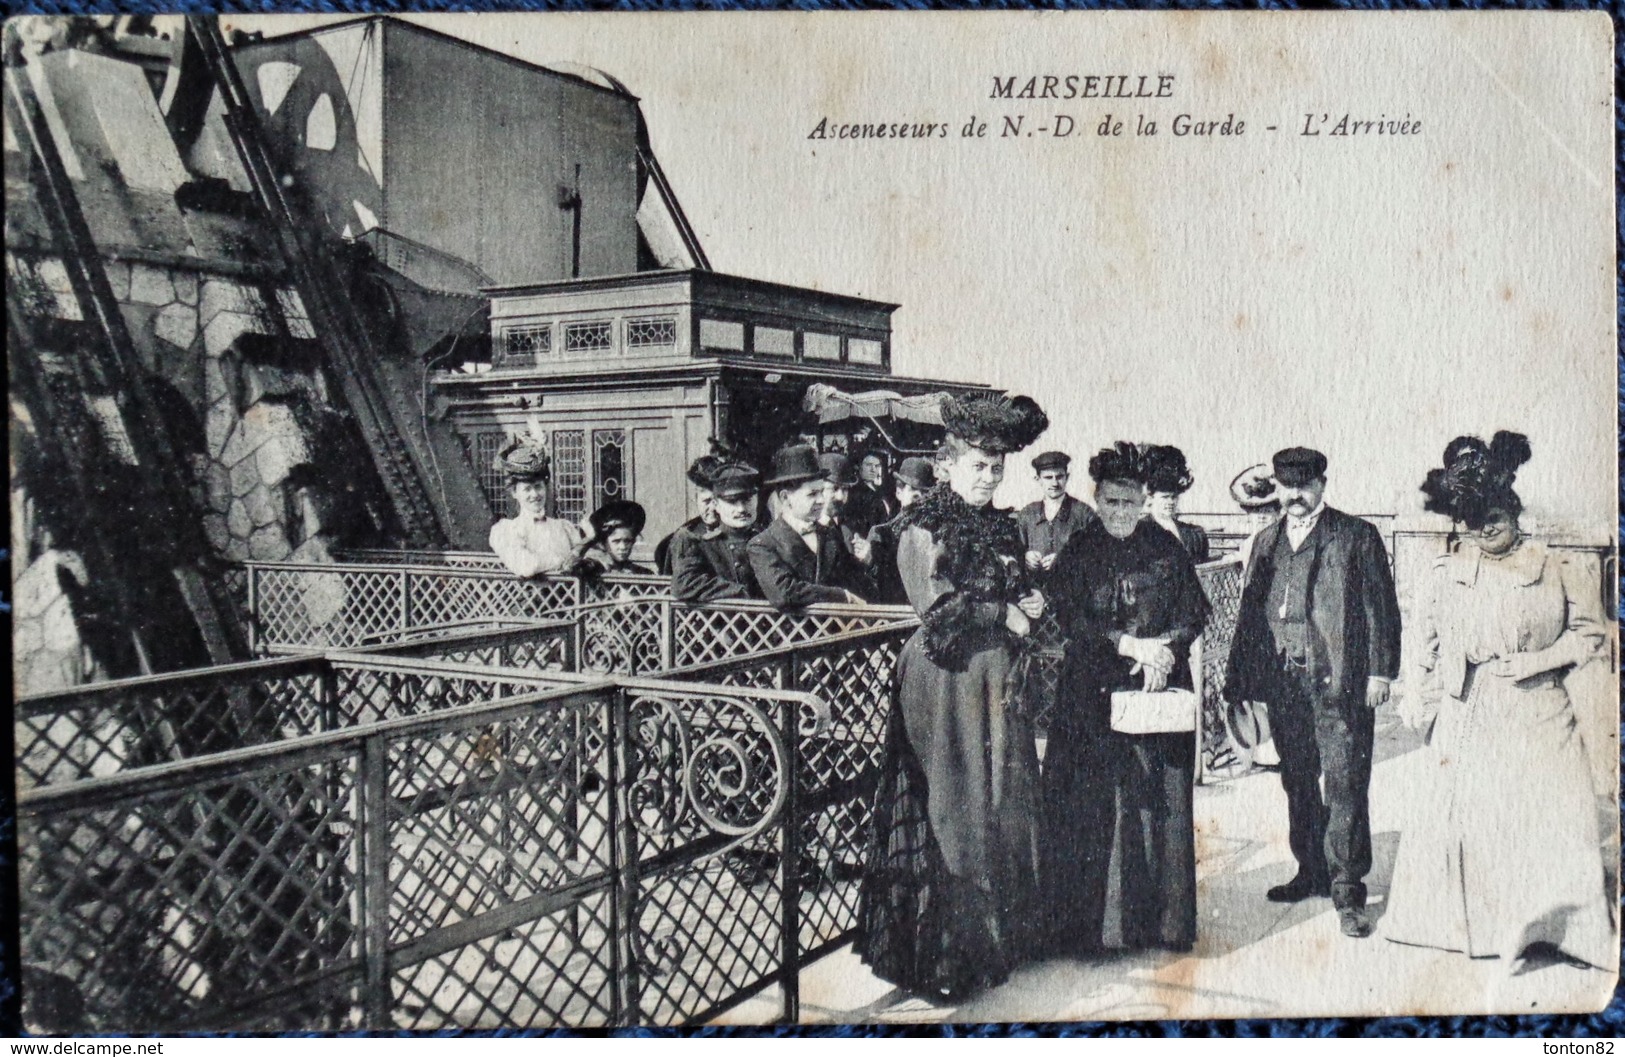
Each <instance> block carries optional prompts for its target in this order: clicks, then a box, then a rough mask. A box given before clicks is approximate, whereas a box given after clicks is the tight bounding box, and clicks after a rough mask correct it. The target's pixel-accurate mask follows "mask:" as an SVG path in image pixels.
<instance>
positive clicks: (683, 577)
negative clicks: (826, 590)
mask: <svg viewBox="0 0 1625 1057" xmlns="http://www.w3.org/2000/svg"><path fill="white" fill-rule="evenodd" d="M760 480H761V477H760V475H759V474H758V473H757V472H756V469H755V467H752V466H749V465H747V464H745V463H742V462H730V463H724V464H723V465H722V466H721V467H719V468H718V469H716V470H715V472H714V473H713V476H712V478H711V488H712V505H713V508H714V510H715V512H716V517H717V523H716V524H715V525H711V526H708V527H703V528H699V529H695V530H692V531H679V532H678V533H676V534H675V538H674V539H673V540H672V557H671V593H672V597H674V598H676V599H677V600H678V601H679V602H714V601H716V600H717V599H721V598H760V597H762V594H761V591H760V589H759V588H758V587H757V586H756V574H755V573H754V572H753V571H752V570H751V566H750V558H749V556H748V555H747V554H746V548H747V547H748V546H749V545H750V541H751V537H752V536H754V535H755V534H756V512H757V507H758V497H757V488H758V486H759V484H760Z"/></svg>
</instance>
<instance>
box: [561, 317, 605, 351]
mask: <svg viewBox="0 0 1625 1057" xmlns="http://www.w3.org/2000/svg"><path fill="white" fill-rule="evenodd" d="M614 344H615V338H614V324H612V323H610V321H609V320H607V319H601V320H594V321H592V322H589V323H566V324H565V325H564V354H565V355H566V356H578V355H580V354H582V353H586V352H608V351H609V350H610V349H611V348H612V347H614Z"/></svg>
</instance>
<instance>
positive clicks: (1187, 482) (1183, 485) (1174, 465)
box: [1144, 444, 1196, 495]
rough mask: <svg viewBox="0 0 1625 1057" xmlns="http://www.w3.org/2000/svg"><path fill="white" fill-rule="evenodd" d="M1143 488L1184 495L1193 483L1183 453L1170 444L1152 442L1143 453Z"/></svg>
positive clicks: (1193, 480)
mask: <svg viewBox="0 0 1625 1057" xmlns="http://www.w3.org/2000/svg"><path fill="white" fill-rule="evenodd" d="M1144 470H1145V490H1146V491H1147V492H1163V493H1167V494H1171V495H1184V494H1185V493H1186V492H1187V491H1189V490H1190V487H1191V485H1192V484H1193V483H1195V480H1196V478H1194V477H1192V476H1191V469H1190V466H1189V465H1187V464H1186V462H1185V453H1184V452H1182V451H1180V450H1179V449H1178V448H1176V447H1174V446H1173V445H1172V444H1152V445H1150V446H1149V447H1147V448H1146V449H1145V453H1144Z"/></svg>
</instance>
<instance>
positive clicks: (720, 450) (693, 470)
mask: <svg viewBox="0 0 1625 1057" xmlns="http://www.w3.org/2000/svg"><path fill="white" fill-rule="evenodd" d="M710 443H711V450H710V451H708V452H706V453H705V454H704V455H701V456H700V457H699V458H698V459H695V460H694V461H693V463H691V464H690V465H689V467H688V479H689V481H690V482H691V483H692V484H693V485H694V487H695V488H710V487H711V485H712V482H713V480H714V479H715V477H716V474H717V471H718V470H720V469H722V468H723V467H724V466H726V465H728V464H729V463H731V462H736V461H738V456H736V455H735V454H734V451H733V449H732V448H731V447H729V446H728V445H727V444H724V443H723V442H722V441H720V440H717V439H716V438H714V437H713V438H712V439H711V442H710Z"/></svg>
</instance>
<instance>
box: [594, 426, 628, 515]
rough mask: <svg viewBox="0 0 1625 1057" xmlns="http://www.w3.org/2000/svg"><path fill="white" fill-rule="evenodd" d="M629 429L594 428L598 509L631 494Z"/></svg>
mask: <svg viewBox="0 0 1625 1057" xmlns="http://www.w3.org/2000/svg"><path fill="white" fill-rule="evenodd" d="M626 464H627V458H626V430H624V429H595V430H593V431H592V490H593V506H594V509H596V508H597V507H601V506H603V505H604V504H605V503H608V502H610V501H611V500H614V499H626V498H628V497H629V496H630V495H631V491H632V490H631V488H630V487H629V486H630V484H631V482H630V481H628V480H627V475H626V468H627V467H626Z"/></svg>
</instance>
